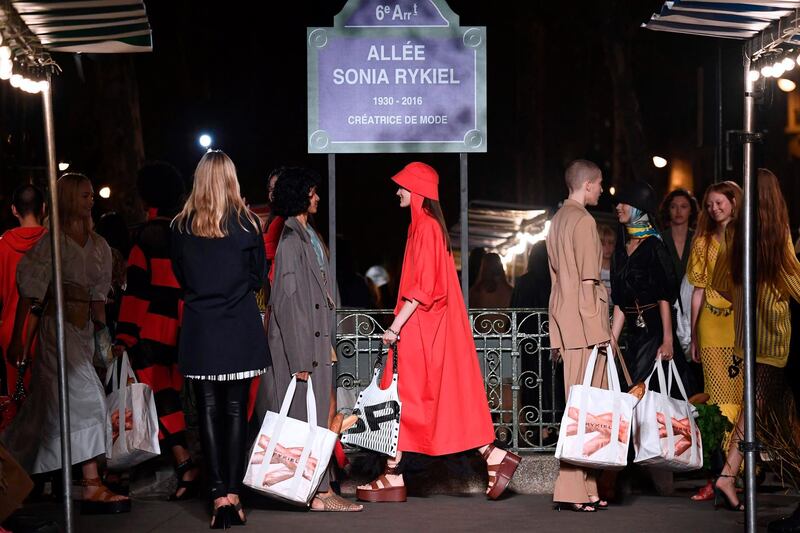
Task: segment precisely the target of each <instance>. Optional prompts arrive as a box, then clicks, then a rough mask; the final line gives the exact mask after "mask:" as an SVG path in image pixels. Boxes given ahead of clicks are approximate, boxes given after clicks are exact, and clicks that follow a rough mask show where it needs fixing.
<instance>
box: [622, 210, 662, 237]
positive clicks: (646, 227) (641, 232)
mask: <svg viewBox="0 0 800 533" xmlns="http://www.w3.org/2000/svg"><path fill="white" fill-rule="evenodd" d="M629 207H630V209H631V219H630V221H629V222H628V223H627V224H625V231H626V232H627V233H628V237H630V238H632V239H644V238H645V237H650V236H651V235H654V236H656V237H658V238H659V239H660V238H661V234H660V233H658V230H657V229H656V228H654V227H653V225H652V224H651V223H650V217H649V216H648V215H647V213H645V212H644V211H642V210H641V209H639V208H638V207H633V206H632V205H630V206H629Z"/></svg>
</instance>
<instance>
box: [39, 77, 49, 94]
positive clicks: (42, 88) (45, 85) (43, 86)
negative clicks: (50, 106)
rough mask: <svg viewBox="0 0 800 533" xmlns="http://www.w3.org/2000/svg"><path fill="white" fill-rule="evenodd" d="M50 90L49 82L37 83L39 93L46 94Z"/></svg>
mask: <svg viewBox="0 0 800 533" xmlns="http://www.w3.org/2000/svg"><path fill="white" fill-rule="evenodd" d="M49 90H50V82H49V81H47V80H42V81H40V82H39V91H41V92H43V93H46V92H47V91H49Z"/></svg>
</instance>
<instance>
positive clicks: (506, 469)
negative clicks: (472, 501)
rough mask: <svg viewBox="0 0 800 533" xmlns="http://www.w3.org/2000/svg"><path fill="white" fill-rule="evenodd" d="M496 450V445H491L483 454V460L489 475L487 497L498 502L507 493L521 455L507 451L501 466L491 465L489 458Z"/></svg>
mask: <svg viewBox="0 0 800 533" xmlns="http://www.w3.org/2000/svg"><path fill="white" fill-rule="evenodd" d="M495 449H497V447H496V446H495V445H494V444H490V445H489V446H488V447H487V448H486V449H485V450H484V451H483V454H482V455H483V459H484V460H485V461H486V470H487V472H488V473H489V492H487V493H486V497H488V498H489V499H490V500H496V499H497V498H499V497H500V495H501V494H503V492H505V490H506V488H507V487H508V484H509V483H510V482H511V478H512V477H514V473H515V472H516V471H517V467H519V463H520V461H521V458H520V456H519V455H517V454H515V453H511V452H509V451H506V455H505V456H504V457H503V460H502V461H500V463H499V464H496V465H490V464H489V456H491V455H492V451H494V450H495Z"/></svg>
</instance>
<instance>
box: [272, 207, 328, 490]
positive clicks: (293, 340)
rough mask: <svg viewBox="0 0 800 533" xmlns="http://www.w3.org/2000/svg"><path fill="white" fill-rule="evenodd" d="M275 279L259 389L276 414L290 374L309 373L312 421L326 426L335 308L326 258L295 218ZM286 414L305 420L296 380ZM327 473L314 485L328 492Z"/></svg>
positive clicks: (300, 385)
mask: <svg viewBox="0 0 800 533" xmlns="http://www.w3.org/2000/svg"><path fill="white" fill-rule="evenodd" d="M274 264H275V278H274V282H273V285H272V293H271V295H270V302H269V305H270V307H271V312H270V317H269V334H268V338H269V346H270V350H271V353H272V367H270V368H269V369H268V370H267V374H266V379H265V382H264V385H265V386H264V387H262V389H263V390H265V391H266V394H267V397H268V402H267V403H268V409H269V410H270V411H274V412H278V411H279V410H280V406H281V402H282V401H283V396H284V394H286V389H287V388H288V386H289V382H290V381H291V380H292V375H293V374H295V373H297V372H310V373H311V381H312V384H313V386H314V396H315V398H316V407H317V423H318V425H319V426H320V427H327V422H328V411H329V409H330V399H331V386H332V380H333V377H332V361H331V346H332V341H333V339H332V338H331V335H332V334H333V331H334V325H335V312H336V309H335V306H334V304H333V301H332V299H331V297H330V292H329V290H328V281H327V280H328V268H327V260H326V262H325V264H324V265H323V266H322V268H320V266H319V263H318V261H317V257H316V255H315V253H314V248H313V246H312V244H311V238H310V236H309V234H308V230H306V228H304V227H303V226H302V224H301V223H300V222H299V221H298V220H297V218H295V217H290V218H288V219H287V220H286V225H285V226H284V228H283V233H282V234H281V239H280V244H279V245H278V252H277V254H276V256H275V263H274ZM297 385H298V386H297V391H296V392H295V396H294V401H293V402H292V407H291V409H290V410H289V416H290V417H292V418H296V419H299V420H306V419H307V415H306V400H305V397H306V383H304V382H300V381H298V384H297ZM328 488H329V485H328V476H327V475H326V476H325V477H324V478H323V480H322V483H321V484H320V486H319V490H320V491H321V492H325V491H327V490H328Z"/></svg>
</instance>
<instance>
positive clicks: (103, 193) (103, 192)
mask: <svg viewBox="0 0 800 533" xmlns="http://www.w3.org/2000/svg"><path fill="white" fill-rule="evenodd" d="M99 194H100V198H111V187H102V188H101V189H100V191H99Z"/></svg>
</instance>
